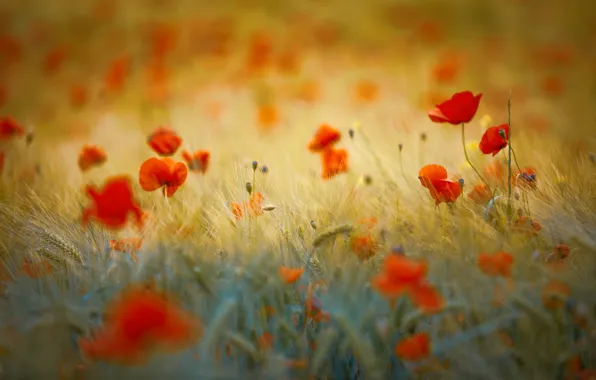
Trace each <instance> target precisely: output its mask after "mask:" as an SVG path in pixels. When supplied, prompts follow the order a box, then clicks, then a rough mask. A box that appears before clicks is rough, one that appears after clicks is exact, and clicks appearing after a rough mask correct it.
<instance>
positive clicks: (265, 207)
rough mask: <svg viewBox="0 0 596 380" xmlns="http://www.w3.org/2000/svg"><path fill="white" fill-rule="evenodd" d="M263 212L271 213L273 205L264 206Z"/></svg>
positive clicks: (273, 208)
mask: <svg viewBox="0 0 596 380" xmlns="http://www.w3.org/2000/svg"><path fill="white" fill-rule="evenodd" d="M262 209H263V211H273V210H275V205H265V206H263V207H262Z"/></svg>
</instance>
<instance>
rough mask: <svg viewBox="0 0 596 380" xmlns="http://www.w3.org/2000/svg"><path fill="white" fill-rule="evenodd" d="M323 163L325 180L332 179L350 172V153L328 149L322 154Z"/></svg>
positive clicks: (322, 175)
mask: <svg viewBox="0 0 596 380" xmlns="http://www.w3.org/2000/svg"><path fill="white" fill-rule="evenodd" d="M321 161H322V165H323V172H322V173H321V178H323V179H331V178H333V177H335V176H336V175H338V174H341V173H347V172H348V151H347V150H345V149H335V148H333V147H330V148H327V149H325V150H324V151H323V153H322V154H321Z"/></svg>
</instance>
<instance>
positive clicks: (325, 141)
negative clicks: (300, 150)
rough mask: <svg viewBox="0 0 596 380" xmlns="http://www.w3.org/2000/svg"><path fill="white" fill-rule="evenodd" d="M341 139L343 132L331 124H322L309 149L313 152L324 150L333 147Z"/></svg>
mask: <svg viewBox="0 0 596 380" xmlns="http://www.w3.org/2000/svg"><path fill="white" fill-rule="evenodd" d="M339 140H341V133H340V132H339V131H338V130H337V129H335V128H333V127H332V126H330V125H329V124H321V125H320V126H319V129H317V132H316V133H315V136H314V137H313V139H312V140H311V141H310V143H309V144H308V150H310V151H311V152H315V153H317V152H322V151H324V150H325V149H327V148H329V147H332V146H333V145H335V144H336V143H337V142H338V141H339Z"/></svg>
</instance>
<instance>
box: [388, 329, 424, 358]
mask: <svg viewBox="0 0 596 380" xmlns="http://www.w3.org/2000/svg"><path fill="white" fill-rule="evenodd" d="M430 353H431V342H430V336H429V335H428V334H427V333H418V334H415V335H412V336H411V337H409V338H406V339H403V340H401V341H399V342H398V343H397V345H396V346H395V355H397V356H398V357H400V358H402V359H405V360H410V361H417V360H421V359H424V358H427V357H428V356H429V355H430Z"/></svg>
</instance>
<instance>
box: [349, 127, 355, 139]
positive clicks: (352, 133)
mask: <svg viewBox="0 0 596 380" xmlns="http://www.w3.org/2000/svg"><path fill="white" fill-rule="evenodd" d="M348 135H349V136H350V138H351V139H353V138H354V130H353V129H352V128H350V129H349V130H348Z"/></svg>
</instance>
